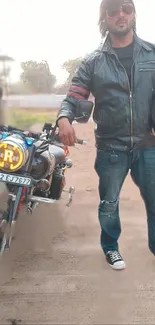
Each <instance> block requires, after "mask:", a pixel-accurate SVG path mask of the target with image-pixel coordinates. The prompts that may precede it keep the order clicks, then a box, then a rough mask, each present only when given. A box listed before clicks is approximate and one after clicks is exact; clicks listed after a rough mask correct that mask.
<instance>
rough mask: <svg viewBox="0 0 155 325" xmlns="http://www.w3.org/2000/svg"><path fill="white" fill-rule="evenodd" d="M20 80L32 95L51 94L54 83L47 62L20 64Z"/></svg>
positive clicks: (53, 77) (54, 80)
mask: <svg viewBox="0 0 155 325" xmlns="http://www.w3.org/2000/svg"><path fill="white" fill-rule="evenodd" d="M21 67H22V69H23V72H22V74H21V80H22V81H23V83H24V84H25V85H26V86H27V88H28V89H29V90H30V91H31V92H32V93H51V92H52V89H53V87H54V85H55V82H56V77H55V76H54V75H52V73H51V71H50V68H49V65H48V63H47V61H42V62H39V63H38V62H36V61H26V62H22V63H21Z"/></svg>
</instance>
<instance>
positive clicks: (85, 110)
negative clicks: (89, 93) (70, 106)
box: [74, 100, 94, 123]
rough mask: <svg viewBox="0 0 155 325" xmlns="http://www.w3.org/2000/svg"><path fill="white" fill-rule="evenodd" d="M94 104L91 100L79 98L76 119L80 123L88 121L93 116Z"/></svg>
mask: <svg viewBox="0 0 155 325" xmlns="http://www.w3.org/2000/svg"><path fill="white" fill-rule="evenodd" d="M93 106H94V103H93V102H91V101H89V100H79V101H78V103H77V107H76V115H75V118H74V120H75V121H76V122H78V123H87V122H88V120H89V118H90V116H91V113H92V110H93Z"/></svg>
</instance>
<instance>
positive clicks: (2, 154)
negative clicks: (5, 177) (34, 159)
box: [0, 136, 28, 172]
mask: <svg viewBox="0 0 155 325" xmlns="http://www.w3.org/2000/svg"><path fill="white" fill-rule="evenodd" d="M27 158H28V150H27V148H26V146H25V144H24V141H23V140H22V139H21V138H13V137H11V136H10V137H9V136H8V137H7V138H6V139H4V140H3V141H0V169H1V170H3V171H5V172H7V171H9V172H15V171H17V170H19V169H20V168H21V167H22V166H23V165H24V164H25V162H26V160H27Z"/></svg>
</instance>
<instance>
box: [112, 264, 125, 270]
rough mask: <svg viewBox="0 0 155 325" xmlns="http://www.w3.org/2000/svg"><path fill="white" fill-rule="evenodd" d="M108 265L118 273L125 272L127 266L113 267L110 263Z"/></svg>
mask: <svg viewBox="0 0 155 325" xmlns="http://www.w3.org/2000/svg"><path fill="white" fill-rule="evenodd" d="M108 265H109V266H110V267H111V268H112V269H113V270H116V271H121V270H125V268H126V264H124V265H111V264H109V263H108Z"/></svg>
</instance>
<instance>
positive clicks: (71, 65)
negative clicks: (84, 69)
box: [62, 57, 82, 85]
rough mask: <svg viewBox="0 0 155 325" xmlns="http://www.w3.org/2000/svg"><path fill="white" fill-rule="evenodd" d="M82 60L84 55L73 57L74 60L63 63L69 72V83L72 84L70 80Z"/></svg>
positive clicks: (63, 66)
mask: <svg viewBox="0 0 155 325" xmlns="http://www.w3.org/2000/svg"><path fill="white" fill-rule="evenodd" d="M81 61H82V57H79V58H76V59H73V60H68V61H66V62H64V64H63V65H62V68H63V69H65V70H66V71H67V72H68V73H69V76H68V78H67V81H66V82H67V84H68V85H70V82H71V80H72V78H73V76H74V74H75V71H76V69H77V67H78V66H79V64H80V63H81Z"/></svg>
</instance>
